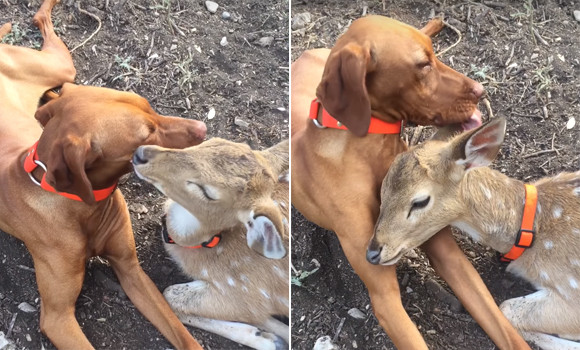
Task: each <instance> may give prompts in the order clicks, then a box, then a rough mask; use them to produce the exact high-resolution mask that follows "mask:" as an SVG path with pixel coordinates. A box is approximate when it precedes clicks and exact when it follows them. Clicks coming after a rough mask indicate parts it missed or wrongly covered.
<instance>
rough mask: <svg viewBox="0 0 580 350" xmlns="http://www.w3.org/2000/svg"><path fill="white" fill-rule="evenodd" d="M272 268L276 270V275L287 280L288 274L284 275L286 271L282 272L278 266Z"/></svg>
mask: <svg viewBox="0 0 580 350" xmlns="http://www.w3.org/2000/svg"><path fill="white" fill-rule="evenodd" d="M272 268H273V269H274V271H276V273H277V274H278V276H280V277H281V278H283V279H286V274H285V273H284V271H282V269H281V268H279V267H278V266H276V265H274V266H272Z"/></svg>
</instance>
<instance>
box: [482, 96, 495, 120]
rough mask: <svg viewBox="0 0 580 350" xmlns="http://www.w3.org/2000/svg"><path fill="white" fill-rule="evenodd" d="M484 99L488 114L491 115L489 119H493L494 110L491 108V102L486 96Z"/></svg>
mask: <svg viewBox="0 0 580 350" xmlns="http://www.w3.org/2000/svg"><path fill="white" fill-rule="evenodd" d="M482 101H483V104H484V105H485V109H486V110H487V114H488V115H489V118H488V120H492V119H493V111H492V110H491V103H489V100H488V99H487V98H484V99H483V100H482Z"/></svg>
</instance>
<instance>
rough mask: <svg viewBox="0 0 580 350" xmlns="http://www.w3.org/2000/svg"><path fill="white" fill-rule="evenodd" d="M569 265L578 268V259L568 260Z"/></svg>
mask: <svg viewBox="0 0 580 350" xmlns="http://www.w3.org/2000/svg"><path fill="white" fill-rule="evenodd" d="M570 264H572V265H576V266H580V260H578V259H570Z"/></svg>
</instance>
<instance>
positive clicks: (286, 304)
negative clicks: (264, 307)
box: [278, 297, 289, 307]
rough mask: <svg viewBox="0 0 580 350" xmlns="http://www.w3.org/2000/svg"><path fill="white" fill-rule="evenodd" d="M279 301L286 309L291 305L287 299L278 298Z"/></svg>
mask: <svg viewBox="0 0 580 350" xmlns="http://www.w3.org/2000/svg"><path fill="white" fill-rule="evenodd" d="M278 301H279V302H280V303H282V305H284V306H286V307H288V306H289V305H288V299H286V298H283V297H278Z"/></svg>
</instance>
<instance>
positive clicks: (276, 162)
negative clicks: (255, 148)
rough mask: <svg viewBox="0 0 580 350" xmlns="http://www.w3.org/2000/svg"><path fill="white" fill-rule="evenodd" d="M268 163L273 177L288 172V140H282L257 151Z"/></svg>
mask: <svg viewBox="0 0 580 350" xmlns="http://www.w3.org/2000/svg"><path fill="white" fill-rule="evenodd" d="M259 153H260V154H261V155H262V156H263V157H264V158H266V160H268V163H269V164H270V167H271V169H272V170H273V172H274V176H275V177H279V176H280V175H282V174H284V173H287V172H288V166H289V163H290V148H289V140H288V139H286V140H283V141H281V142H280V143H278V144H277V145H274V146H272V147H270V148H268V149H265V150H263V151H260V152H259Z"/></svg>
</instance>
